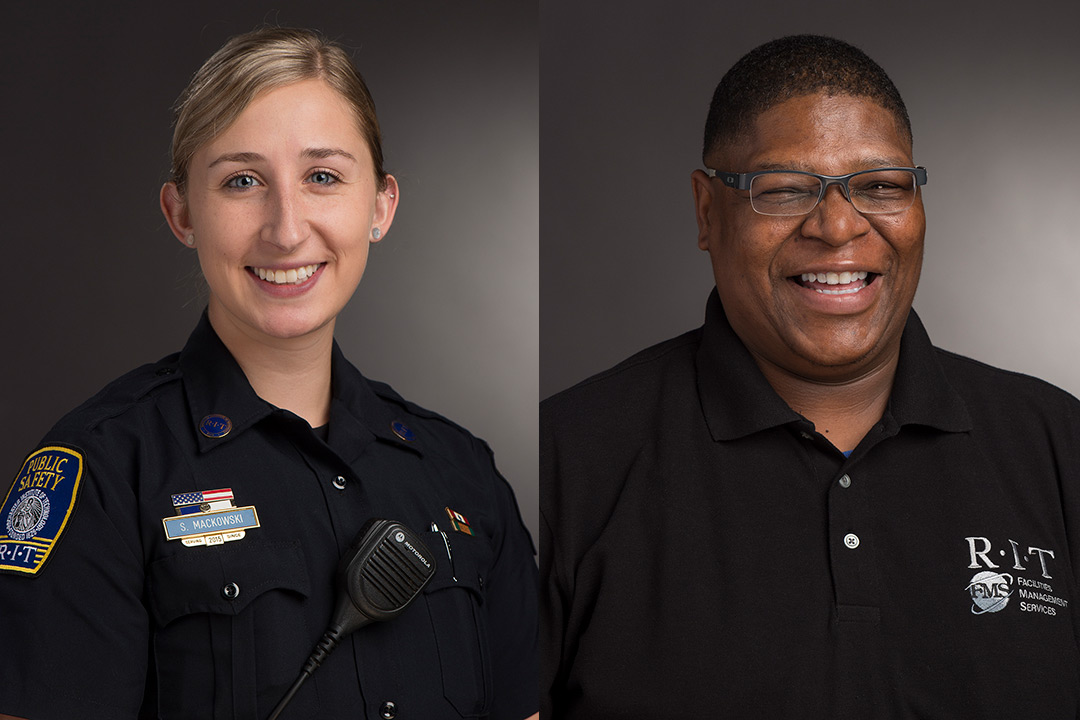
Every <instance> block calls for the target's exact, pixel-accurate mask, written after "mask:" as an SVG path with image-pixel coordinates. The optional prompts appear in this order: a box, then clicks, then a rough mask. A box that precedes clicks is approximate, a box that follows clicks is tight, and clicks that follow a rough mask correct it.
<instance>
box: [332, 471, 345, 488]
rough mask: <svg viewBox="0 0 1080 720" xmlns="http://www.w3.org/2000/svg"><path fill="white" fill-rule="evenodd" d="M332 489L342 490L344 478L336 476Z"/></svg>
mask: <svg viewBox="0 0 1080 720" xmlns="http://www.w3.org/2000/svg"><path fill="white" fill-rule="evenodd" d="M334 487H336V488H337V489H338V490H344V489H345V478H344V477H342V476H341V475H338V476H337V477H336V478H334Z"/></svg>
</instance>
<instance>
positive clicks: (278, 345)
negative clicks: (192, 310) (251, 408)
mask: <svg viewBox="0 0 1080 720" xmlns="http://www.w3.org/2000/svg"><path fill="white" fill-rule="evenodd" d="M209 317H210V325H211V326H212V327H213V328H214V332H216V333H217V335H218V337H219V338H220V339H221V342H223V343H224V344H225V347H226V348H228V350H229V352H230V353H231V354H232V356H233V358H235V360H236V362H237V364H238V365H240V369H241V370H243V371H244V375H245V376H246V377H247V379H248V382H249V383H251V387H252V389H253V390H255V394H256V395H258V396H259V397H261V398H262V399H263V400H265V401H267V402H268V403H270V404H271V405H274V406H276V407H279V408H282V409H284V410H289V411H290V412H292V413H294V414H296V415H298V416H300V417H302V418H303V419H304V420H307V422H308V424H310V425H311V426H312V427H319V426H321V425H325V424H326V423H327V422H329V420H330V365H331V358H332V355H333V347H334V323H333V321H331V322H330V323H328V324H327V325H325V326H324V327H321V328H319V329H317V330H315V331H314V332H311V333H308V334H307V335H304V336H302V337H297V338H269V337H266V336H263V335H259V334H257V333H254V332H251V331H250V329H248V328H245V327H243V326H241V325H239V324H238V323H236V322H235V321H233V320H232V319H231V318H230V317H228V315H227V313H223V312H218V311H216V308H215V306H214V304H213V303H211V305H210V310H209Z"/></svg>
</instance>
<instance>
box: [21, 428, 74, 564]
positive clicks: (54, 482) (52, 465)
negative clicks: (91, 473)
mask: <svg viewBox="0 0 1080 720" xmlns="http://www.w3.org/2000/svg"><path fill="white" fill-rule="evenodd" d="M84 465H85V462H84V461H83V456H82V453H80V452H78V451H77V450H74V449H72V448H66V447H62V446H60V445H49V446H47V447H43V448H40V449H38V450H36V451H34V452H33V453H31V454H30V457H28V458H26V462H24V463H23V466H22V469H21V470H19V474H18V475H16V476H15V482H14V483H12V485H11V489H10V490H8V494H7V497H6V498H4V505H3V507H2V508H0V572H9V573H19V574H23V575H37V574H38V572H40V571H41V568H42V567H44V566H45V562H46V561H47V560H48V559H49V556H50V555H51V554H52V551H53V549H54V548H55V547H56V543H57V542H59V541H60V535H61V533H63V532H64V528H65V527H67V523H68V520H69V519H71V514H72V512H74V510H75V503H76V501H77V500H78V498H79V488H80V486H81V484H82V477H83V468H84Z"/></svg>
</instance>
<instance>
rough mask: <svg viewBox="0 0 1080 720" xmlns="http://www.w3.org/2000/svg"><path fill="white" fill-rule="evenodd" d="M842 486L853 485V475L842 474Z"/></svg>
mask: <svg viewBox="0 0 1080 720" xmlns="http://www.w3.org/2000/svg"><path fill="white" fill-rule="evenodd" d="M840 487H842V488H846V487H851V476H850V475H841V476H840Z"/></svg>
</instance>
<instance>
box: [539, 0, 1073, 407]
mask: <svg viewBox="0 0 1080 720" xmlns="http://www.w3.org/2000/svg"><path fill="white" fill-rule="evenodd" d="M541 17H542V22H543V34H542V38H541V50H542V56H543V63H542V65H541V83H540V93H541V97H542V98H543V103H542V107H541V114H540V131H541V139H542V147H543V173H542V177H541V193H542V196H543V199H544V200H543V208H542V222H543V234H542V238H543V239H542V245H541V264H540V272H541V279H542V282H541V308H542V310H541V326H540V327H541V355H540V358H541V374H540V392H541V397H544V396H547V395H550V394H551V393H554V392H556V391H558V390H561V389H563V388H565V387H567V386H569V385H571V384H573V383H575V382H577V381H579V380H581V379H583V378H585V377H586V376H588V375H591V374H593V373H595V372H598V371H600V370H602V369H604V368H606V367H609V366H610V365H612V364H614V363H616V362H617V361H619V360H621V359H622V358H624V357H626V356H628V355H630V354H631V353H633V352H635V351H637V350H639V349H641V348H643V347H645V346H647V345H650V344H653V343H655V342H658V341H660V340H663V339H665V338H668V337H671V336H673V335H676V334H678V333H680V332H682V331H684V330H688V329H690V328H692V327H696V326H698V325H700V324H701V321H702V319H703V317H704V306H705V299H706V296H707V294H708V292H709V289H710V288H711V287H712V284H713V280H712V274H711V270H710V268H709V263H708V257H707V255H706V254H705V253H702V252H701V251H699V250H698V249H697V244H696V241H697V228H696V224H695V222H694V215H693V206H692V200H691V193H690V179H689V176H690V172H691V170H693V169H694V168H697V167H700V164H701V133H702V127H703V126H704V123H705V115H706V112H707V109H708V104H709V100H710V99H711V96H712V91H713V89H714V87H715V86H716V83H717V82H718V81H719V80H720V77H721V76H722V75H723V73H724V72H725V71H726V70H727V69H728V68H729V67H730V66H731V65H732V63H734V62H735V60H737V59H738V58H739V57H741V56H742V55H743V54H744V53H745V52H747V51H748V50H750V49H751V48H753V47H754V46H756V45H758V44H760V43H762V42H765V41H767V40H770V39H773V38H774V37H778V36H780V35H786V34H791V33H802V32H811V33H821V34H827V35H833V36H835V37H839V38H841V39H843V40H847V41H848V42H851V43H854V44H855V45H858V46H860V47H862V48H863V49H864V50H866V51H867V52H868V53H869V54H870V56H871V57H873V58H874V59H875V60H877V61H878V62H879V63H881V65H882V66H883V67H884V68H885V70H886V71H887V72H888V73H889V74H890V76H891V77H892V79H893V81H894V82H895V83H896V85H897V86H898V87H899V89H900V92H901V94H902V95H903V96H904V99H905V101H906V103H907V106H908V110H909V112H910V114H911V119H912V123H913V126H914V132H915V160H916V162H917V163H919V164H921V165H925V166H926V167H927V168H928V169H929V177H930V180H929V184H928V185H927V186H926V188H925V196H924V200H925V205H926V214H927V234H926V259H925V264H924V268H923V276H922V282H921V285H920V289H919V292H918V295H917V296H916V298H915V308H916V310H917V311H918V312H919V314H920V316H921V317H922V318H923V320H924V322H925V323H926V325H927V327H928V329H929V331H930V335H931V337H932V338H933V339H934V341H935V343H936V344H938V345H940V346H942V347H945V348H948V349H950V350H953V351H956V352H959V353H962V354H965V355H970V356H973V357H975V358H978V359H980V360H983V361H985V362H989V363H991V364H995V365H999V366H1002V367H1006V368H1010V369H1014V370H1019V371H1022V372H1026V373H1029V374H1033V375H1037V376H1040V377H1043V378H1045V379H1047V380H1049V381H1051V382H1053V383H1054V384H1056V385H1059V386H1061V387H1063V388H1065V389H1067V390H1069V391H1070V392H1072V393H1073V394H1077V393H1080V363H1078V362H1077V360H1078V358H1080V322H1077V313H1078V311H1080V298H1078V297H1077V293H1076V290H1077V286H1078V283H1077V279H1076V277H1077V268H1078V267H1080V238H1078V233H1080V231H1078V229H1077V228H1078V223H1077V209H1078V199H1077V198H1078V192H1077V191H1078V190H1080V139H1078V138H1080V10H1078V6H1077V4H1076V3H1072V2H1069V3H1066V2H1057V3H1043V2H1023V3H1016V2H1001V1H995V2H979V3H973V2H956V3H942V2H934V3H928V2H922V1H917V2H905V3H894V4H888V5H881V4H857V3H850V2H844V3H837V2H794V1H793V0H779V1H774V2H763V3H752V2H711V3H705V2H687V1H686V0H672V1H669V2H665V3H662V4H661V3H658V2H642V1H640V0H629V1H628V2H618V3H616V2H595V3H575V2H568V1H567V0H544V2H543V5H542V12H541Z"/></svg>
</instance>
